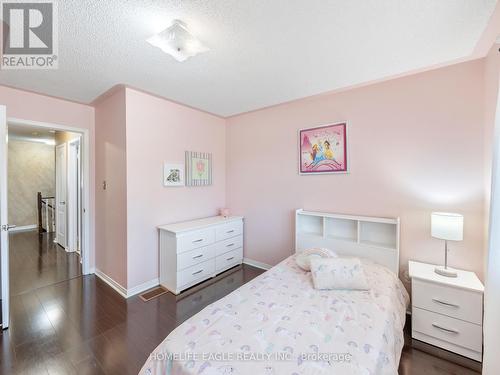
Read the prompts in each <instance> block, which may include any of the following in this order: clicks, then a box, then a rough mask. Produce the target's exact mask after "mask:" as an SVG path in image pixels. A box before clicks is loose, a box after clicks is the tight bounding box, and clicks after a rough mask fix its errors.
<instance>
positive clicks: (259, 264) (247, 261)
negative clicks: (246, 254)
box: [243, 258, 273, 271]
mask: <svg viewBox="0 0 500 375" xmlns="http://www.w3.org/2000/svg"><path fill="white" fill-rule="evenodd" d="M243 263H245V264H248V265H249V266H254V267H257V268H260V269H263V270H266V271H267V270H269V269H271V268H272V267H273V266H271V265H269V264H266V263H262V262H258V261H256V260H253V259H249V258H243Z"/></svg>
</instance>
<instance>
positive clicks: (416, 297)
mask: <svg viewBox="0 0 500 375" xmlns="http://www.w3.org/2000/svg"><path fill="white" fill-rule="evenodd" d="M412 301H413V306H414V307H419V308H422V309H425V310H429V311H433V312H436V313H440V314H444V315H448V316H450V317H453V318H457V319H461V320H465V321H467V322H471V323H475V324H479V325H480V324H481V322H482V319H483V309H482V306H483V296H482V294H481V293H475V292H472V291H468V290H464V289H457V288H452V287H449V286H445V285H439V284H435V283H432V282H426V281H423V280H418V279H413V281H412Z"/></svg>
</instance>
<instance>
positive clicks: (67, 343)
mask: <svg viewBox="0 0 500 375" xmlns="http://www.w3.org/2000/svg"><path fill="white" fill-rule="evenodd" d="M23 246H24V247H25V248H27V245H26V244H24V245H23ZM38 253H39V254H44V251H42V252H38ZM66 255H68V254H66ZM26 256H27V257H28V258H29V256H28V255H26ZM56 258H57V256H56ZM41 263H42V264H44V261H43V260H41ZM48 263H50V262H48ZM61 263H62V264H65V262H64V261H61ZM19 264H20V263H17V262H15V263H14V264H13V265H12V264H11V267H13V268H11V275H12V274H13V273H14V272H17V271H18V270H17V269H15V267H17V266H16V265H19ZM30 264H32V267H34V268H33V269H32V270H29V269H28V266H27V265H26V264H23V265H22V266H23V271H22V273H23V274H24V273H27V272H36V273H38V274H40V275H41V279H42V280H44V285H43V286H41V287H38V288H36V289H35V288H33V286H35V285H36V282H33V283H31V284H30V285H31V287H28V288H27V289H28V291H26V292H24V293H20V294H19V293H18V294H17V295H13V296H12V298H11V325H10V328H9V329H8V330H5V331H3V332H2V334H1V335H0V374H64V375H66V374H108V375H114V374H117V375H126V374H133V375H136V374H137V373H138V371H139V369H140V368H141V366H142V365H143V363H144V362H145V360H146V359H147V357H148V355H149V354H150V353H151V351H152V350H153V349H154V348H155V347H156V346H157V345H158V344H159V343H160V342H161V341H163V339H164V338H165V337H166V336H167V335H168V334H169V333H170V332H171V331H172V330H173V329H174V328H175V327H176V326H178V325H179V324H181V323H182V322H183V321H185V320H186V319H187V318H189V317H190V316H192V315H194V314H196V313H197V312H198V311H200V310H201V309H203V308H204V307H205V306H207V305H208V304H210V303H212V302H214V301H216V300H217V299H220V298H222V297H224V296H225V295H227V294H228V293H230V292H231V291H233V290H235V289H236V288H238V287H239V286H241V285H243V284H244V283H246V282H248V281H250V280H251V279H253V278H254V277H256V276H258V275H259V274H261V273H262V272H263V271H262V270H259V269H257V268H254V267H251V266H247V265H243V266H242V267H237V268H235V269H233V270H230V271H228V272H227V273H226V274H224V275H222V277H219V278H218V279H216V280H214V281H211V282H208V283H206V284H203V285H201V287H198V288H197V289H195V290H191V291H190V292H188V293H187V295H183V296H182V297H181V298H179V297H176V296H174V295H173V294H171V293H167V294H164V295H162V296H160V297H158V298H156V299H153V300H151V301H149V302H143V301H142V300H141V299H140V298H139V297H138V296H135V297H132V298H129V299H127V300H125V299H123V298H122V297H121V296H120V295H119V294H118V293H116V292H115V291H114V290H113V289H111V288H110V287H109V286H108V285H107V284H105V283H104V282H102V281H101V280H100V279H98V278H97V277H95V276H94V275H91V276H77V277H74V275H73V276H72V277H69V278H67V279H66V280H64V281H59V282H56V283H53V284H52V285H45V282H46V281H47V280H48V278H45V277H44V276H43V275H44V270H45V269H49V270H50V267H48V268H44V267H39V266H38V265H37V262H30ZM38 271H40V272H38ZM50 272H53V271H50ZM69 274H70V275H71V273H69ZM19 277H21V274H20V276H19ZM33 280H34V279H33ZM399 373H400V374H404V375H417V374H422V375H423V374H426V375H427V374H428V375H433V374H456V375H462V374H464V375H465V374H477V373H476V372H474V371H472V370H469V369H467V368H465V367H462V366H459V365H456V364H454V363H452V362H449V361H447V360H444V359H440V358H437V357H435V356H433V355H430V354H427V353H425V352H424V351H420V350H417V349H416V348H414V347H413V346H412V344H411V340H408V342H407V345H405V348H404V350H403V355H402V359H401V365H400V370H399Z"/></svg>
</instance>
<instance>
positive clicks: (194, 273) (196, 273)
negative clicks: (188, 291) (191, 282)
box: [193, 270, 203, 276]
mask: <svg viewBox="0 0 500 375" xmlns="http://www.w3.org/2000/svg"><path fill="white" fill-rule="evenodd" d="M202 272H203V270H199V271H196V272H193V276H194V275H198V274H199V273H202Z"/></svg>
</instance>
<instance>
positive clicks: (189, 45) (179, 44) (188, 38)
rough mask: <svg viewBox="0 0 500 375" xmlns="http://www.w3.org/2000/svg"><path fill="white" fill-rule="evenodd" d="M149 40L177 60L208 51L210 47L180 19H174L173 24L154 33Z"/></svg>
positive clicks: (183, 59)
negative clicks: (197, 37) (196, 36)
mask: <svg viewBox="0 0 500 375" xmlns="http://www.w3.org/2000/svg"><path fill="white" fill-rule="evenodd" d="M147 42H148V43H149V44H151V45H153V46H155V47H158V48H159V49H161V50H162V51H163V52H165V53H168V54H169V55H171V56H172V57H173V58H174V59H176V60H177V61H185V60H187V59H188V58H189V57H192V56H195V55H197V54H199V53H202V52H206V51H208V48H207V47H205V46H204V45H203V44H202V43H201V42H200V41H199V40H198V39H196V38H195V36H194V35H193V34H191V33H190V32H189V30H188V28H187V26H186V24H185V23H184V22H182V21H179V20H174V22H173V23H172V26H170V27H168V28H166V29H165V30H163V31H162V32H160V33H158V34H156V35H153V36H152V37H151V38H149V39H148V40H147Z"/></svg>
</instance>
